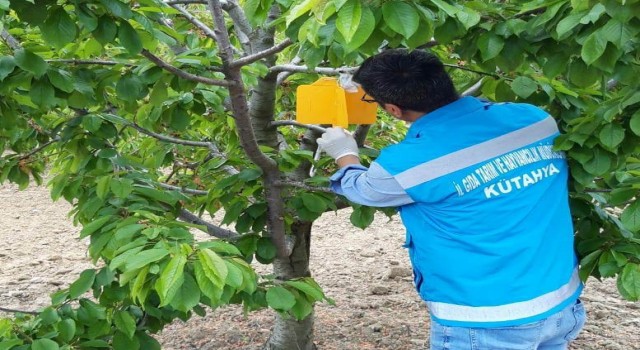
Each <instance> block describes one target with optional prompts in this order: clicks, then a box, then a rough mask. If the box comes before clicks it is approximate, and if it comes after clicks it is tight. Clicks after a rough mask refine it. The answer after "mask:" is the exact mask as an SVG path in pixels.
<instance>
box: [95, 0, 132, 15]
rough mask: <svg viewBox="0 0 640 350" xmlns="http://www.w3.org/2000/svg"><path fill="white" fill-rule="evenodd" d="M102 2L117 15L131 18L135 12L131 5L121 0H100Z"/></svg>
mask: <svg viewBox="0 0 640 350" xmlns="http://www.w3.org/2000/svg"><path fill="white" fill-rule="evenodd" d="M100 3H101V4H102V5H103V6H104V7H106V8H107V9H108V10H109V12H111V13H112V14H114V15H115V16H116V17H121V18H124V19H129V18H131V17H132V16H133V12H132V11H131V8H130V7H129V5H128V4H125V3H123V2H122V1H120V0H100Z"/></svg>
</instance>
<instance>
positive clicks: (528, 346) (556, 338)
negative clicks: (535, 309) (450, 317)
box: [430, 300, 586, 350]
mask: <svg viewBox="0 0 640 350" xmlns="http://www.w3.org/2000/svg"><path fill="white" fill-rule="evenodd" d="M585 321H586V315H585V311H584V305H582V303H581V302H580V300H578V301H577V302H576V304H574V305H571V306H569V307H566V308H565V309H564V310H562V311H560V312H558V313H557V314H554V315H551V316H549V317H548V318H545V319H543V320H540V321H536V322H533V323H528V324H524V325H520V326H513V327H499V328H465V327H449V326H443V325H441V324H438V323H436V322H435V321H434V320H433V319H432V320H431V336H430V344H431V345H430V346H431V347H430V349H431V350H565V349H567V347H568V346H569V343H570V342H571V341H572V340H574V339H576V338H577V337H578V334H579V333H580V331H581V330H582V327H583V326H584V323H585Z"/></svg>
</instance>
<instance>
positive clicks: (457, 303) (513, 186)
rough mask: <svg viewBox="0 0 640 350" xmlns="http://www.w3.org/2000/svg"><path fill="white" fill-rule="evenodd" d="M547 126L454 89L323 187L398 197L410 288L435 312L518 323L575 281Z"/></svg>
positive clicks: (558, 299)
mask: <svg viewBox="0 0 640 350" xmlns="http://www.w3.org/2000/svg"><path fill="white" fill-rule="evenodd" d="M557 136H558V129H557V126H556V123H555V121H554V120H553V118H552V117H550V116H549V115H548V114H547V113H546V112H544V111H543V110H541V109H539V108H537V107H534V106H531V105H527V104H515V103H502V104H497V103H489V102H484V101H481V100H479V99H476V98H473V97H465V98H462V99H460V100H458V101H456V102H454V103H452V104H449V105H447V106H444V107H442V108H440V109H438V110H436V111H433V112H431V113H428V114H427V115H425V116H423V117H421V118H419V119H418V120H417V121H416V122H415V123H414V124H413V125H412V126H411V127H410V129H409V131H408V133H407V135H406V138H405V139H404V140H403V141H402V142H400V143H398V144H396V145H392V146H389V147H387V148H385V149H383V150H382V151H381V154H380V156H379V157H378V159H377V160H376V161H375V162H374V163H373V164H372V165H371V167H370V168H369V169H367V168H364V167H361V166H350V167H346V168H343V169H341V170H340V171H339V172H338V173H336V174H335V175H334V176H333V177H332V188H333V189H334V191H335V192H337V193H340V194H343V195H345V196H346V197H347V198H349V199H350V200H353V201H355V202H358V203H362V204H366V205H373V206H398V208H399V212H400V216H401V218H402V221H403V223H404V225H405V226H406V228H407V238H406V247H407V248H408V250H409V257H410V259H411V263H412V265H413V269H414V279H415V285H416V288H417V289H418V292H419V293H420V296H421V297H422V298H423V299H424V300H426V301H427V305H428V307H429V311H430V313H431V316H432V317H433V318H434V319H435V320H437V321H438V322H439V323H441V324H443V325H450V326H464V327H497V326H513V325H520V324H525V323H529V322H533V321H536V320H540V319H543V318H546V317H548V316H550V315H552V314H554V313H556V312H558V311H560V310H561V309H563V308H564V307H566V306H567V305H569V304H571V303H574V302H575V300H576V299H577V298H578V296H579V295H580V292H581V290H582V284H581V282H580V280H579V278H578V272H577V259H576V256H575V253H574V250H573V227H572V221H571V215H570V213H569V205H568V193H567V177H568V169H567V163H566V160H565V158H564V155H563V154H562V153H558V152H554V151H553V150H552V145H553V140H554V139H555V137H557Z"/></svg>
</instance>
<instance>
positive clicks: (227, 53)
mask: <svg viewBox="0 0 640 350" xmlns="http://www.w3.org/2000/svg"><path fill="white" fill-rule="evenodd" d="M207 3H208V7H209V11H210V12H211V14H212V15H213V22H214V24H215V26H214V31H215V34H216V38H217V41H218V47H219V49H220V53H219V54H220V57H221V58H222V65H223V68H224V72H225V76H226V78H227V80H230V81H232V82H234V84H232V85H230V86H229V97H230V99H231V106H232V108H233V114H234V116H235V120H236V129H237V133H238V136H239V137H240V144H241V145H242V148H243V149H244V151H245V152H246V154H247V157H249V159H250V160H251V161H252V162H253V163H254V164H256V165H258V166H259V167H260V169H262V171H263V180H264V188H265V200H266V202H267V208H268V210H267V227H268V231H269V234H270V236H271V239H272V241H273V243H274V245H275V246H276V247H277V250H278V256H279V257H280V258H286V257H288V256H289V254H290V252H289V249H287V245H286V242H285V234H286V233H285V223H284V203H283V198H282V191H281V189H280V188H279V187H277V186H273V183H274V182H276V181H278V180H279V177H280V171H279V170H278V164H277V163H276V161H275V160H273V159H271V158H269V157H268V156H267V155H265V154H264V153H263V152H262V151H261V150H260V147H259V145H258V142H257V141H256V135H255V132H254V130H253V126H252V124H251V118H250V116H249V106H248V103H247V96H246V91H245V88H244V84H243V82H242V75H241V73H240V68H239V67H231V62H232V61H233V50H232V49H231V42H230V40H229V33H228V32H227V26H226V23H225V19H224V13H223V11H222V7H221V5H220V1H218V0H207Z"/></svg>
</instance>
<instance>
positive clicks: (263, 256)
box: [256, 237, 277, 264]
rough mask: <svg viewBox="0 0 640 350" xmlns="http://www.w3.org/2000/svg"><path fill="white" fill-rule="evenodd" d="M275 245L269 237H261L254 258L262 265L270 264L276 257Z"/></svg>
mask: <svg viewBox="0 0 640 350" xmlns="http://www.w3.org/2000/svg"><path fill="white" fill-rule="evenodd" d="M276 253H277V249H276V245H275V244H273V241H272V240H271V238H269V237H261V238H260V239H259V240H258V248H257V249H256V255H257V256H256V258H260V259H258V260H259V261H260V262H261V263H263V264H268V263H270V262H271V261H272V260H273V259H274V258H275V257H276Z"/></svg>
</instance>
